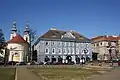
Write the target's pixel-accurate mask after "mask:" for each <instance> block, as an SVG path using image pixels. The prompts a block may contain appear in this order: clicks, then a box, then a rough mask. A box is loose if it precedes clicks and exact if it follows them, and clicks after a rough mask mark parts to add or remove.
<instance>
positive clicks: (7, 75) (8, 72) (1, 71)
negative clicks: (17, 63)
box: [0, 68, 15, 80]
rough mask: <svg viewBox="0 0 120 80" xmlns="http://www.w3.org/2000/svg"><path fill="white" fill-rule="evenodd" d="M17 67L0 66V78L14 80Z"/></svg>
mask: <svg viewBox="0 0 120 80" xmlns="http://www.w3.org/2000/svg"><path fill="white" fill-rule="evenodd" d="M14 79H15V68H0V80H14Z"/></svg>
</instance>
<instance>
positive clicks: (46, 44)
mask: <svg viewBox="0 0 120 80" xmlns="http://www.w3.org/2000/svg"><path fill="white" fill-rule="evenodd" d="M55 43H56V42H52V45H55ZM80 44H81V45H83V44H84V43H77V44H76V46H79V45H80ZM48 45H49V42H45V46H48ZM58 45H59V46H61V45H63V46H66V45H68V46H74V43H73V42H64V44H62V42H58ZM84 46H86V47H88V43H85V45H84Z"/></svg>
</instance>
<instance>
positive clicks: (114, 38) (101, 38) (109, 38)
mask: <svg viewBox="0 0 120 80" xmlns="http://www.w3.org/2000/svg"><path fill="white" fill-rule="evenodd" d="M91 40H92V41H93V42H97V41H118V40H120V36H98V37H95V38H92V39H91Z"/></svg>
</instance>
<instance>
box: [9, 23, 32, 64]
mask: <svg viewBox="0 0 120 80" xmlns="http://www.w3.org/2000/svg"><path fill="white" fill-rule="evenodd" d="M29 32H30V31H29V25H28V22H27V23H26V27H25V30H24V35H23V37H22V36H21V35H20V34H19V33H18V30H17V28H16V21H14V22H13V25H12V29H11V34H10V40H9V41H8V42H7V44H8V45H7V49H8V50H9V55H8V62H10V61H14V62H28V58H29V43H30V36H29Z"/></svg>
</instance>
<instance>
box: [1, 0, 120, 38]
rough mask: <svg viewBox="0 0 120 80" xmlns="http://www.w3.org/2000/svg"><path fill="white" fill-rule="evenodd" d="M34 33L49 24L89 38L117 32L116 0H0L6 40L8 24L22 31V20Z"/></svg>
mask: <svg viewBox="0 0 120 80" xmlns="http://www.w3.org/2000/svg"><path fill="white" fill-rule="evenodd" d="M27 19H28V21H29V26H30V28H31V29H33V30H37V36H40V35H42V34H43V33H45V32H46V31H48V30H49V29H50V28H52V27H55V28H57V29H59V30H75V31H77V32H79V33H81V34H82V35H84V36H86V37H88V38H91V37H95V36H99V35H119V34H120V0H0V28H2V29H3V32H4V36H5V38H6V40H9V37H10V33H11V27H12V23H13V21H14V20H16V21H17V29H19V30H20V32H21V34H23V30H24V29H25V24H26V20H27Z"/></svg>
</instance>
